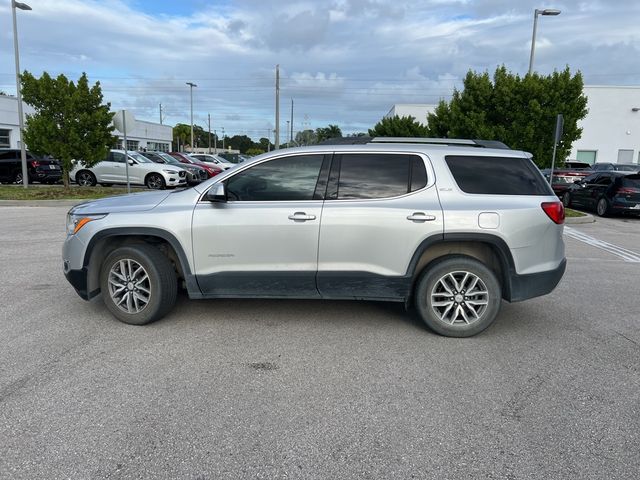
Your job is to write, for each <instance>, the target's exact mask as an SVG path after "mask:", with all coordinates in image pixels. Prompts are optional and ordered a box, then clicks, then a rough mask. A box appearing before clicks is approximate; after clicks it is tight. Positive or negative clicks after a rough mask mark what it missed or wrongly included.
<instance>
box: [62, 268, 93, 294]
mask: <svg viewBox="0 0 640 480" xmlns="http://www.w3.org/2000/svg"><path fill="white" fill-rule="evenodd" d="M64 276H65V277H66V278H67V280H68V281H69V283H70V284H71V286H72V287H73V288H75V290H76V293H77V294H78V295H80V298H82V299H83V300H89V294H88V292H87V269H86V268H83V269H81V270H66V269H65V272H64Z"/></svg>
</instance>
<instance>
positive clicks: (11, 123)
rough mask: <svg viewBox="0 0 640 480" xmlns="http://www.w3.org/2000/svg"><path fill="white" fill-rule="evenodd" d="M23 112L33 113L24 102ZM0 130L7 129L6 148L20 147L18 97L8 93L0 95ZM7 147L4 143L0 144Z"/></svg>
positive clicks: (25, 113)
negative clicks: (7, 141)
mask: <svg viewBox="0 0 640 480" xmlns="http://www.w3.org/2000/svg"><path fill="white" fill-rule="evenodd" d="M22 105H23V113H24V115H25V120H26V115H27V114H31V113H34V110H33V108H31V107H30V106H29V105H26V104H25V103H24V102H23V103H22ZM0 130H9V145H8V148H20V127H19V122H18V99H17V98H16V97H12V96H8V95H0ZM0 146H1V147H5V148H7V145H6V144H2V145H0Z"/></svg>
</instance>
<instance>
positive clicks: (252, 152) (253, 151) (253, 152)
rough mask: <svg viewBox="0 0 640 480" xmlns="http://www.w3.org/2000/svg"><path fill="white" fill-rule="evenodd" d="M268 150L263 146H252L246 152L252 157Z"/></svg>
mask: <svg viewBox="0 0 640 480" xmlns="http://www.w3.org/2000/svg"><path fill="white" fill-rule="evenodd" d="M265 151H266V150H262V149H261V148H255V147H254V148H250V149H248V150H247V151H246V152H245V153H246V154H247V155H249V156H251V157H253V156H255V155H260V154H261V153H264V152H265Z"/></svg>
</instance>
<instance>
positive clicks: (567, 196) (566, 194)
mask: <svg viewBox="0 0 640 480" xmlns="http://www.w3.org/2000/svg"><path fill="white" fill-rule="evenodd" d="M562 205H564V208H569V207H570V206H571V194H570V193H569V192H564V195H562Z"/></svg>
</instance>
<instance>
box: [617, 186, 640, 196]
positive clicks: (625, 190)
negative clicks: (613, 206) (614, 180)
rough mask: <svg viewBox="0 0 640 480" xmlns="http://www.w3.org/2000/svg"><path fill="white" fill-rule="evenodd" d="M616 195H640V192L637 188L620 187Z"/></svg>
mask: <svg viewBox="0 0 640 480" xmlns="http://www.w3.org/2000/svg"><path fill="white" fill-rule="evenodd" d="M616 193H617V194H618V195H629V194H632V193H640V190H638V189H637V188H629V187H621V188H619V189H618V191H617V192H616Z"/></svg>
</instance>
